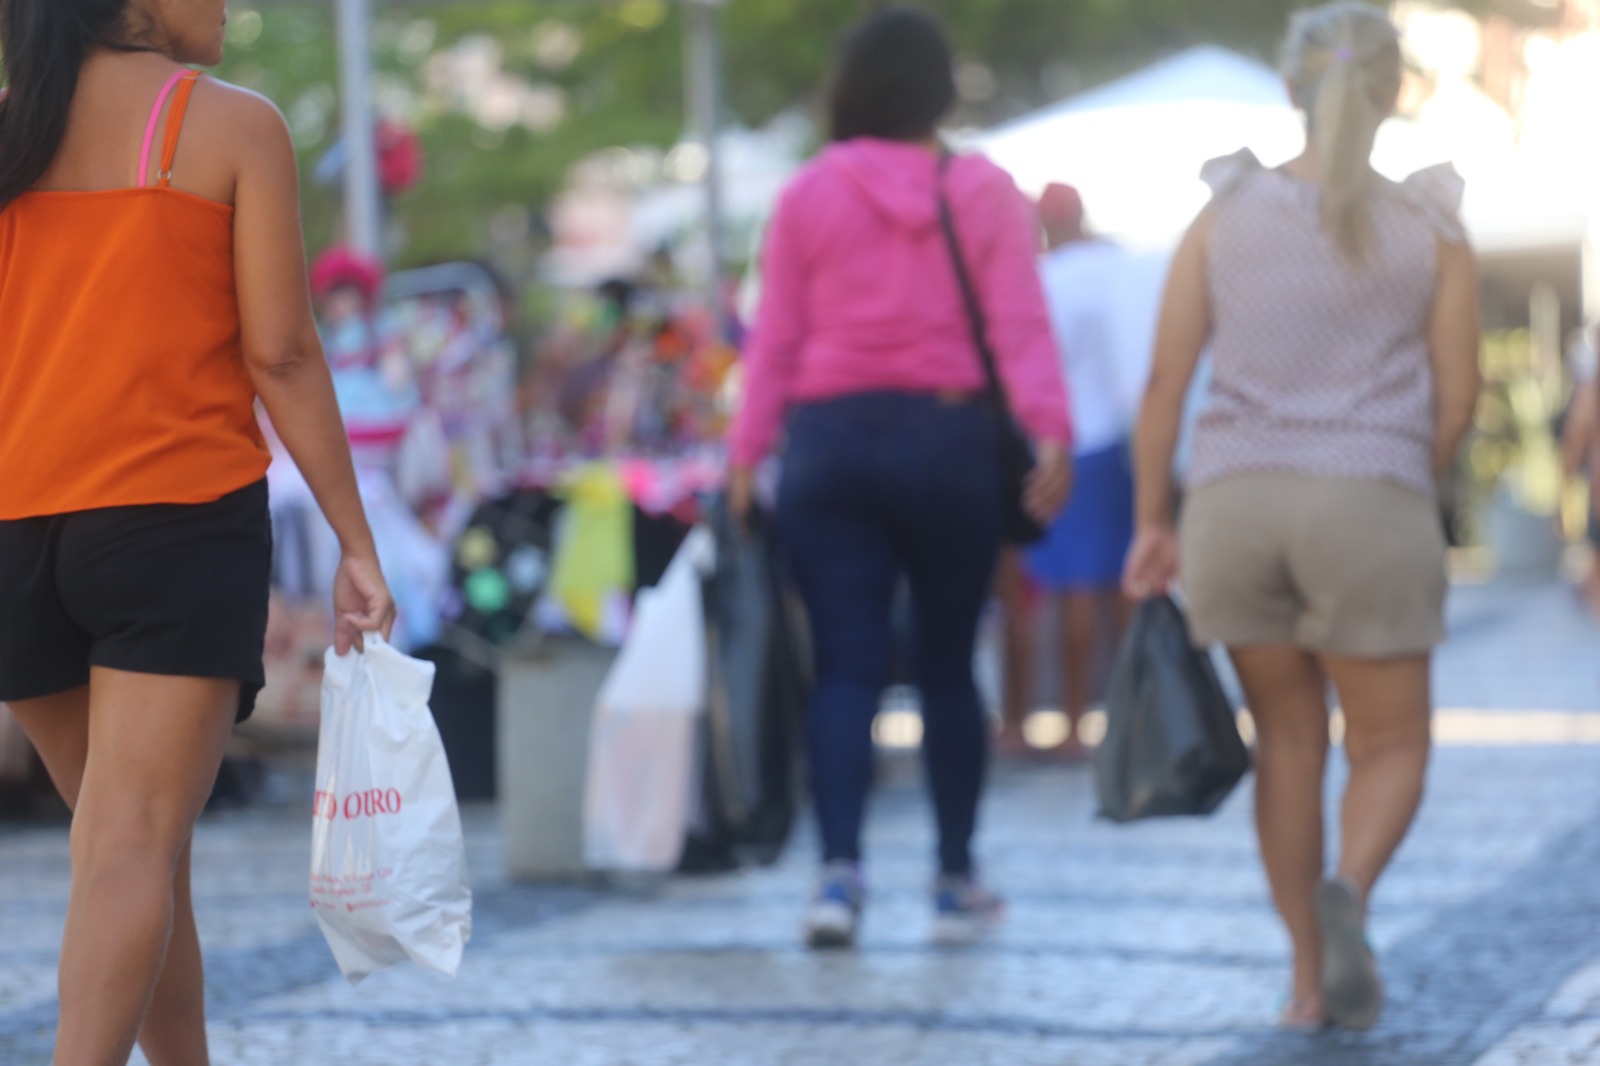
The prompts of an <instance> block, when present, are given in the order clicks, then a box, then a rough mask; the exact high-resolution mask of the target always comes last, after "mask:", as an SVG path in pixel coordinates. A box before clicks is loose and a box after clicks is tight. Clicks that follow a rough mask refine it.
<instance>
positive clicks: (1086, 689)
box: [1057, 592, 1100, 759]
mask: <svg viewBox="0 0 1600 1066" xmlns="http://www.w3.org/2000/svg"><path fill="white" fill-rule="evenodd" d="M1057 602H1058V603H1059V604H1060V613H1059V614H1058V616H1057V618H1058V624H1059V625H1060V627H1061V634H1060V638H1061V666H1062V672H1063V673H1064V674H1065V676H1064V677H1063V678H1062V679H1061V680H1062V685H1061V690H1062V696H1061V700H1062V704H1063V709H1064V710H1065V711H1066V714H1067V724H1068V726H1069V728H1070V730H1071V732H1069V733H1068V735H1067V741H1066V743H1065V744H1064V745H1062V754H1063V755H1065V756H1067V757H1068V758H1073V759H1077V758H1082V757H1083V754H1084V750H1085V749H1084V745H1083V736H1082V726H1083V716H1084V715H1085V714H1087V713H1088V712H1089V707H1090V706H1091V705H1092V704H1093V703H1094V663H1095V651H1096V641H1095V637H1096V635H1097V633H1098V631H1099V628H1100V624H1099V619H1097V618H1096V617H1095V613H1096V604H1095V595H1094V593H1092V592H1068V593H1066V594H1064V595H1062V596H1061V597H1060V598H1059V599H1058V600H1057Z"/></svg>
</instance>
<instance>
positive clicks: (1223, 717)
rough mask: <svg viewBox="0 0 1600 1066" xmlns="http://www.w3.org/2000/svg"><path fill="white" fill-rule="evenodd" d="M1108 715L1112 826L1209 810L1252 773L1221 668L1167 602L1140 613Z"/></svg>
mask: <svg viewBox="0 0 1600 1066" xmlns="http://www.w3.org/2000/svg"><path fill="white" fill-rule="evenodd" d="M1106 715H1107V719H1108V722H1107V728H1106V737H1105V740H1104V742H1103V743H1102V744H1101V745H1100V751H1099V753H1098V754H1097V755H1096V757H1095V787H1096V790H1097V791H1098V792H1099V796H1100V813H1101V816H1102V817H1104V818H1109V819H1110V820H1111V821H1114V822H1131V821H1134V820H1135V819H1139V818H1158V817H1163V816H1167V815H1184V814H1210V813H1211V812H1212V811H1214V810H1216V809H1217V808H1218V807H1219V806H1221V804H1222V801H1223V800H1225V799H1227V798H1228V794H1229V793H1230V792H1232V791H1233V789H1234V786H1235V785H1237V784H1238V783H1239V781H1240V779H1241V778H1243V777H1244V775H1245V774H1246V773H1247V772H1248V771H1249V769H1250V752H1249V750H1248V749H1246V748H1245V745H1244V741H1243V740H1242V739H1240V737H1239V728H1238V723H1237V722H1236V721H1235V719H1234V712H1233V706H1232V704H1231V703H1230V702H1229V700H1228V697H1227V695H1226V694H1225V693H1224V692H1223V690H1222V684H1221V682H1220V681H1218V679H1217V672H1216V668H1215V667H1213V666H1212V664H1211V659H1210V657H1209V656H1207V655H1206V653H1205V652H1204V651H1203V650H1201V649H1199V648H1196V647H1195V646H1194V642H1193V641H1192V640H1190V638H1189V626H1188V624H1187V623H1186V622H1185V620H1184V617H1183V612H1182V611H1181V610H1179V608H1178V605H1177V604H1176V603H1174V602H1173V601H1172V600H1171V599H1170V598H1168V597H1166V596H1159V597H1157V598H1155V599H1152V600H1146V601H1145V602H1144V603H1141V604H1140V605H1139V607H1138V609H1137V610H1135V611H1134V614H1133V620H1132V622H1131V623H1130V624H1129V626H1128V633H1127V636H1126V637H1125V638H1124V639H1123V643H1122V649H1121V651H1119V652H1118V654H1117V662H1116V665H1115V667H1114V668H1113V671H1112V675H1111V690H1110V693H1109V695H1108V697H1107V700H1106Z"/></svg>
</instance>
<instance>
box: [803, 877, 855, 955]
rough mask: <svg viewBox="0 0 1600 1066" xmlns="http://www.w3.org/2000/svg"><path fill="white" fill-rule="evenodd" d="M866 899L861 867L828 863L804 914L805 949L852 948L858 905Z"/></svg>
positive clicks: (853, 945)
mask: <svg viewBox="0 0 1600 1066" xmlns="http://www.w3.org/2000/svg"><path fill="white" fill-rule="evenodd" d="M866 896H867V891H866V887H865V886H864V885H863V883H862V880H861V868H860V867H859V866H857V865H856V864H855V863H853V862H830V863H828V864H827V865H826V866H824V867H823V868H822V877H821V879H820V880H819V881H818V883H817V894H816V895H815V896H813V897H812V898H811V906H810V908H809V909H808V910H807V911H806V947H808V948H811V949H813V950H816V951H824V950H829V949H838V948H851V947H855V943H856V927H857V926H858V925H859V924H860V922H861V905H862V903H863V902H864V901H865V899H866Z"/></svg>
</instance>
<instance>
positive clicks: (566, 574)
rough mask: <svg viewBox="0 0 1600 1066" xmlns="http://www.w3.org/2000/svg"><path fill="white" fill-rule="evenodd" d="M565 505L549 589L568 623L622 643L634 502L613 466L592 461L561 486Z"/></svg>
mask: <svg viewBox="0 0 1600 1066" xmlns="http://www.w3.org/2000/svg"><path fill="white" fill-rule="evenodd" d="M561 495H562V496H563V497H564V498H565V500H566V504H567V509H566V512H565V513H564V514H563V516H562V521H561V529H560V532H559V533H558V536H557V545H556V555H555V563H554V566H553V569H552V572H551V575H550V591H551V594H552V597H553V599H554V601H555V604H556V605H557V606H558V607H559V608H560V610H561V612H562V614H563V615H564V616H565V618H566V619H567V621H568V623H569V624H570V625H571V626H572V628H573V629H575V630H577V632H579V633H581V634H583V635H584V636H586V637H588V638H589V639H590V640H595V641H599V642H601V643H603V644H618V643H621V640H622V637H623V635H624V633H625V631H626V624H627V609H626V603H627V600H628V597H629V596H630V595H631V594H632V592H633V587H634V574H633V507H632V504H631V503H630V502H629V500H628V495H627V493H626V492H624V491H623V485H622V479H621V477H619V476H618V472H617V467H616V466H615V465H614V464H611V463H591V464H589V465H587V466H583V467H580V468H578V469H577V470H576V471H574V472H573V473H572V474H571V475H570V476H569V477H568V478H567V479H566V481H565V483H564V484H563V485H562V487H561Z"/></svg>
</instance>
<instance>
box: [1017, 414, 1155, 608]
mask: <svg viewBox="0 0 1600 1066" xmlns="http://www.w3.org/2000/svg"><path fill="white" fill-rule="evenodd" d="M1077 469H1078V473H1077V482H1076V485H1075V487H1074V488H1073V492H1072V501H1071V502H1070V503H1069V504H1068V505H1067V509H1066V510H1065V511H1063V512H1062V514H1061V516H1060V517H1059V518H1057V519H1056V520H1055V523H1054V524H1053V525H1052V526H1051V527H1050V530H1049V532H1047V533H1046V534H1045V538H1044V539H1043V540H1041V541H1040V542H1039V543H1038V544H1035V545H1034V546H1033V547H1031V548H1029V549H1028V552H1027V561H1028V571H1029V573H1030V574H1031V575H1032V576H1033V579H1034V580H1035V581H1037V582H1038V583H1039V585H1040V587H1042V588H1044V589H1045V590H1046V591H1050V592H1094V591H1099V590H1102V589H1112V588H1115V587H1116V586H1117V585H1119V584H1121V582H1122V564H1123V562H1124V560H1125V559H1126V558H1127V555H1128V548H1129V547H1130V546H1131V545H1132V544H1133V459H1132V456H1131V454H1130V453H1129V451H1128V446H1127V445H1126V444H1116V445H1113V446H1112V447H1110V448H1103V449H1101V450H1100V451H1095V452H1089V453H1088V454H1086V455H1080V456H1078V458H1077Z"/></svg>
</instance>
